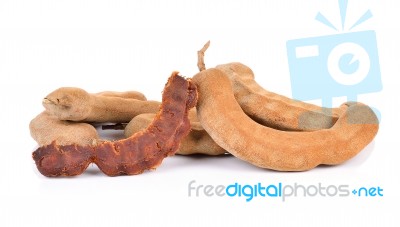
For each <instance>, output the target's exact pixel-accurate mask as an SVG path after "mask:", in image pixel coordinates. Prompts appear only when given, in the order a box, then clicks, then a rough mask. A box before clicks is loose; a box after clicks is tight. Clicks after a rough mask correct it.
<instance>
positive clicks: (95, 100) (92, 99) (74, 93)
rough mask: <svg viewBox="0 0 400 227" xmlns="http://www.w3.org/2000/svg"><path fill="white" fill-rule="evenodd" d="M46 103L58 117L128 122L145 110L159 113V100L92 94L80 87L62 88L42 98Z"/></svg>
mask: <svg viewBox="0 0 400 227" xmlns="http://www.w3.org/2000/svg"><path fill="white" fill-rule="evenodd" d="M43 106H44V107H45V109H46V110H47V111H48V112H49V113H50V114H51V115H54V116H56V117H57V118H58V119H59V120H69V121H84V122H102V123H104V122H113V123H126V122H129V121H130V120H131V119H132V118H133V117H134V116H137V115H139V114H142V113H157V112H158V110H159V108H160V102H157V101H142V100H137V99H129V98H120V97H115V96H110V94H106V95H104V94H103V95H93V94H89V93H87V92H86V91H85V90H83V89H80V88H72V87H64V88H59V89H57V90H55V91H53V92H52V93H50V94H49V95H47V96H46V98H44V99H43Z"/></svg>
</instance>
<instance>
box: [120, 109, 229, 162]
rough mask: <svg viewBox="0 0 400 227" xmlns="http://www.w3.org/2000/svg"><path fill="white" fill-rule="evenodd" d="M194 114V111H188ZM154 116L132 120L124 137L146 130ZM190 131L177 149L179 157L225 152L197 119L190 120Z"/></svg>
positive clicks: (147, 115)
mask: <svg viewBox="0 0 400 227" xmlns="http://www.w3.org/2000/svg"><path fill="white" fill-rule="evenodd" d="M190 112H193V113H194V114H195V113H196V112H195V111H190ZM154 117H155V114H152V113H148V114H140V115H138V116H136V117H134V118H133V119H132V121H130V122H129V124H128V125H126V127H125V132H124V133H125V136H126V137H129V136H131V135H133V134H134V133H137V132H139V131H142V130H143V129H145V128H147V127H148V126H149V125H150V124H151V122H152V120H153V118H154ZM189 119H190V125H191V131H190V133H189V134H188V135H187V136H186V137H185V138H183V140H182V143H181V146H180V147H179V149H178V151H177V152H176V153H177V154H180V155H191V154H206V155H222V154H226V153H227V152H226V151H225V150H224V149H223V148H222V147H220V146H218V144H216V143H215V142H214V140H213V139H212V138H211V137H210V135H208V133H207V132H206V131H205V130H204V128H203V127H202V126H201V124H200V122H198V121H197V117H196V118H194V119H192V118H190V117H189Z"/></svg>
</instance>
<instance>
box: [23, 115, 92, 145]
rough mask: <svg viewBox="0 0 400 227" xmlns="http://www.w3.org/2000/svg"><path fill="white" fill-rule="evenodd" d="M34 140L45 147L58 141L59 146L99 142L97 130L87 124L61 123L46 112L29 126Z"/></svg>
mask: <svg viewBox="0 0 400 227" xmlns="http://www.w3.org/2000/svg"><path fill="white" fill-rule="evenodd" d="M29 130H30V133H31V136H32V138H33V139H34V140H35V141H36V142H37V143H38V144H39V146H45V145H49V144H51V143H52V142H53V141H57V144H58V145H68V144H77V145H80V146H85V145H95V144H96V143H97V142H98V141H99V136H98V134H97V131H96V129H95V128H94V127H93V126H92V125H90V124H87V123H78V122H70V121H60V120H58V119H57V118H56V117H54V116H52V115H50V114H49V113H47V112H46V111H44V112H42V113H40V114H39V115H38V116H36V117H35V118H34V119H33V120H32V121H31V122H30V124H29Z"/></svg>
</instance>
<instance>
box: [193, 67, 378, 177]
mask: <svg viewBox="0 0 400 227" xmlns="http://www.w3.org/2000/svg"><path fill="white" fill-rule="evenodd" d="M192 81H193V82H194V83H195V84H196V86H197V89H198V92H199V100H198V102H197V115H198V118H199V121H200V123H201V124H202V126H203V127H204V129H205V130H206V131H207V132H208V134H209V135H210V136H211V137H212V138H213V140H214V141H215V142H216V143H217V144H218V145H220V146H221V147H222V148H224V149H225V150H227V151H228V152H229V153H231V154H232V155H234V156H236V157H238V158H239V159H242V160H244V161H247V162H249V163H251V164H253V165H256V166H259V167H262V168H268V169H273V170H279V171H304V170H309V169H312V168H314V167H316V166H318V165H319V164H327V165H336V164H340V163H342V162H344V161H346V160H348V159H350V158H352V157H354V156H355V155H356V154H358V153H359V152H360V151H361V150H362V149H363V148H364V147H365V146H367V145H368V144H369V143H370V142H371V141H372V140H373V138H374V137H375V135H376V134H377V132H378V128H379V125H378V120H377V118H376V115H375V114H374V112H373V111H372V110H371V109H370V108H369V107H368V106H365V105H362V104H358V103H346V104H344V105H342V106H341V107H340V108H341V109H342V112H343V114H342V115H341V116H340V117H339V119H338V120H337V122H336V123H335V125H334V126H333V127H331V128H329V129H321V130H318V131H312V132H286V131H280V130H276V129H272V128H269V127H265V126H263V125H260V124H258V123H256V122H255V121H253V120H252V119H251V118H249V117H248V116H247V115H246V114H245V113H244V112H243V110H242V109H241V106H240V105H239V104H238V102H237V101H236V99H235V96H234V93H233V90H232V86H231V82H230V80H229V78H228V77H227V75H226V74H225V73H224V72H222V71H221V70H219V69H215V68H211V69H208V70H205V71H202V72H200V73H198V74H197V75H195V76H194V77H193V78H192ZM289 111H290V110H289Z"/></svg>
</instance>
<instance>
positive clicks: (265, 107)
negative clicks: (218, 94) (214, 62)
mask: <svg viewBox="0 0 400 227" xmlns="http://www.w3.org/2000/svg"><path fill="white" fill-rule="evenodd" d="M216 68H217V69H219V70H221V71H223V72H224V73H225V74H226V75H227V76H228V77H229V79H230V80H231V83H232V86H233V92H234V94H235V98H236V100H237V101H238V103H239V105H240V106H241V107H242V109H243V111H244V112H245V113H246V114H247V115H248V116H250V117H251V118H252V119H253V120H255V121H257V122H258V123H260V124H262V125H265V126H268V127H272V128H275V129H280V130H285V131H313V130H319V129H324V128H330V127H332V126H333V124H334V123H335V122H336V121H337V119H338V117H339V115H340V114H341V111H340V109H338V108H334V109H328V108H321V107H319V106H316V105H313V104H309V103H305V102H301V101H297V100H293V99H290V98H287V97H285V96H282V95H279V94H276V93H273V92H269V91H267V90H265V89H264V88H262V87H261V86H260V85H259V84H258V83H257V82H256V81H255V80H254V73H253V71H252V70H251V69H250V68H249V67H247V66H246V65H244V64H242V63H238V62H234V63H228V64H223V65H218V66H217V67H216Z"/></svg>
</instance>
